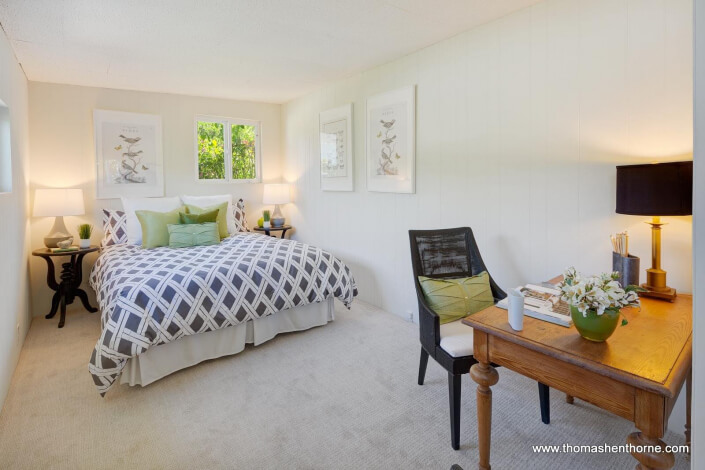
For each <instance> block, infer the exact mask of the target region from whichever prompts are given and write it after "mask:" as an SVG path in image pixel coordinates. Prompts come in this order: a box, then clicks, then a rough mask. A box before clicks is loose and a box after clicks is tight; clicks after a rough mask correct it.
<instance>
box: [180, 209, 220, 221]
mask: <svg viewBox="0 0 705 470" xmlns="http://www.w3.org/2000/svg"><path fill="white" fill-rule="evenodd" d="M219 213H220V209H216V210H213V211H209V212H201V213H200V214H189V213H188V212H186V213H184V212H179V220H180V221H181V222H180V223H182V224H204V223H206V222H217V221H218V214H219Z"/></svg>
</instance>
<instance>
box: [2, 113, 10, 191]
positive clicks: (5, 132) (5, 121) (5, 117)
mask: <svg viewBox="0 0 705 470" xmlns="http://www.w3.org/2000/svg"><path fill="white" fill-rule="evenodd" d="M11 153H12V145H11V143H10V110H9V109H8V107H7V106H6V105H5V103H3V101H2V100H0V193H10V192H12V155H11Z"/></svg>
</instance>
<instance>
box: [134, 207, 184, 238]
mask: <svg viewBox="0 0 705 470" xmlns="http://www.w3.org/2000/svg"><path fill="white" fill-rule="evenodd" d="M183 211H184V208H183V207H179V208H178V209H174V210H173V211H171V212H155V211H135V215H136V216H137V220H139V221H140V225H141V226H142V247H143V248H156V247H158V246H167V245H169V230H168V229H167V225H168V224H178V223H179V220H180V219H179V212H183Z"/></svg>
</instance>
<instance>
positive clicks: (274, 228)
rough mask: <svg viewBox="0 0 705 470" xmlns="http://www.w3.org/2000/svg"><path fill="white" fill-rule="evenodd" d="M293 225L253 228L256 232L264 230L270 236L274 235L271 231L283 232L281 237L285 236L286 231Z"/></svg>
mask: <svg viewBox="0 0 705 470" xmlns="http://www.w3.org/2000/svg"><path fill="white" fill-rule="evenodd" d="M291 228H292V227H291V225H282V226H281V227H269V228H264V227H255V228H254V229H253V230H254V231H255V232H264V233H265V234H266V235H269V236H270V237H273V236H274V235H272V234H271V232H281V233H282V234H281V238H284V235H286V231H287V230H289V229H291Z"/></svg>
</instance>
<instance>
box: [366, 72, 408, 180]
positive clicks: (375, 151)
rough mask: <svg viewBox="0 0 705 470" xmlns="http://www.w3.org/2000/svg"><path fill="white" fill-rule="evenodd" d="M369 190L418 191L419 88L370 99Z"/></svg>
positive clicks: (368, 123)
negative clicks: (417, 103)
mask: <svg viewBox="0 0 705 470" xmlns="http://www.w3.org/2000/svg"><path fill="white" fill-rule="evenodd" d="M365 128H366V163H367V164H366V173H367V190H368V191H373V192H388V193H406V194H413V193H414V192H415V191H416V181H415V180H416V86H415V85H410V86H406V87H403V88H399V89H396V90H392V91H388V92H385V93H381V94H378V95H375V96H372V97H370V98H368V99H367V119H366V125H365Z"/></svg>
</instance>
